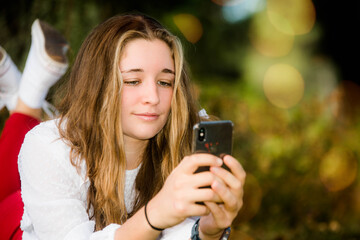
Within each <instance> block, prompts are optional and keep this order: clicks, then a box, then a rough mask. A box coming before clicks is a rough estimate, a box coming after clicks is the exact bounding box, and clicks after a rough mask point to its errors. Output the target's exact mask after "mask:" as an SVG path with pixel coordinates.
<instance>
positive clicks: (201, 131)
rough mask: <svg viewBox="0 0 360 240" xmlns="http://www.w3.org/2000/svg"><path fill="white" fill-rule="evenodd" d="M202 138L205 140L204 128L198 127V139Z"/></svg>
mask: <svg viewBox="0 0 360 240" xmlns="http://www.w3.org/2000/svg"><path fill="white" fill-rule="evenodd" d="M204 140H205V129H204V128H200V130H199V141H200V142H202V141H204Z"/></svg>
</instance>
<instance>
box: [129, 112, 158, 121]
mask: <svg viewBox="0 0 360 240" xmlns="http://www.w3.org/2000/svg"><path fill="white" fill-rule="evenodd" d="M134 115H135V116H136V117H138V118H140V119H142V120H145V121H154V120H156V119H158V118H159V114H156V113H135V114H134Z"/></svg>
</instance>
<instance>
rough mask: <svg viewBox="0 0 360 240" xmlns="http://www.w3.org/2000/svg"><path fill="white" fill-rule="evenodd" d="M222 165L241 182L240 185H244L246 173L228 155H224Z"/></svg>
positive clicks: (238, 163)
mask: <svg viewBox="0 0 360 240" xmlns="http://www.w3.org/2000/svg"><path fill="white" fill-rule="evenodd" d="M223 160H224V163H225V164H226V166H228V167H229V168H230V170H231V172H232V174H233V175H234V176H235V177H236V178H237V179H239V180H240V181H241V183H242V184H244V183H245V178H246V172H245V170H244V168H243V167H242V166H241V164H240V162H239V161H238V160H236V159H235V158H233V157H232V156H230V155H226V156H225V157H224V158H223Z"/></svg>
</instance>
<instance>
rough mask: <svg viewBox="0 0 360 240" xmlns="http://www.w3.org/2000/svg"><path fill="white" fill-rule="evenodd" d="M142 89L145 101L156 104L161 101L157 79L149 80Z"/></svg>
mask: <svg viewBox="0 0 360 240" xmlns="http://www.w3.org/2000/svg"><path fill="white" fill-rule="evenodd" d="M142 91H143V93H142V94H143V103H145V104H153V105H156V104H158V103H159V102H160V97H159V92H158V86H157V84H156V81H148V82H147V84H144V88H143V89H142Z"/></svg>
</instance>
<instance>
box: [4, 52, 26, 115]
mask: <svg viewBox="0 0 360 240" xmlns="http://www.w3.org/2000/svg"><path fill="white" fill-rule="evenodd" d="M3 54H4V57H3V59H2V61H1V62H0V94H1V100H2V101H0V102H1V103H0V104H1V105H2V106H0V109H1V108H2V107H3V105H6V107H7V109H8V110H9V111H10V110H13V109H14V108H15V107H16V103H17V98H18V94H17V90H18V88H19V82H20V79H21V73H20V71H19V69H18V68H17V67H16V65H15V64H14V62H13V61H12V60H11V58H10V56H9V55H8V54H6V52H5V51H4V50H3Z"/></svg>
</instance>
